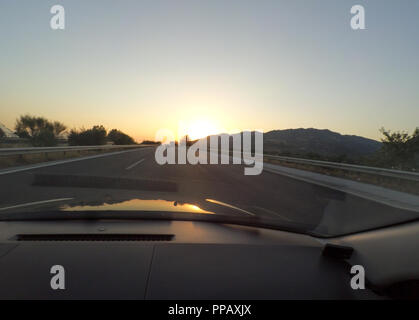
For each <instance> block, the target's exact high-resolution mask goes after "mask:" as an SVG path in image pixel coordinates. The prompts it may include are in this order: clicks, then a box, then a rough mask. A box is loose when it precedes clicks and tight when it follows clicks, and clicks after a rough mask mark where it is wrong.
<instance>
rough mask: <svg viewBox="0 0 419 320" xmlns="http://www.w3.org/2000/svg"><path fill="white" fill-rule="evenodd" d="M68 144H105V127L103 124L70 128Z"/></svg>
mask: <svg viewBox="0 0 419 320" xmlns="http://www.w3.org/2000/svg"><path fill="white" fill-rule="evenodd" d="M68 144H69V145H70V146H94V145H104V144H106V129H105V128H104V127H103V126H101V125H100V126H93V127H92V128H91V129H87V130H85V129H81V130H80V131H78V130H75V129H72V130H71V131H70V134H69V135H68Z"/></svg>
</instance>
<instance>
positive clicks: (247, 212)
mask: <svg viewBox="0 0 419 320" xmlns="http://www.w3.org/2000/svg"><path fill="white" fill-rule="evenodd" d="M205 200H207V201H208V202H211V203H215V204H219V205H221V206H225V207H229V208H232V209H235V210H238V211H241V212H243V213H246V214H249V215H251V216H255V214H254V213H251V212H249V211H246V210H243V209H240V208H238V207H235V206H233V205H231V204H228V203H225V202H221V201H217V200H213V199H205Z"/></svg>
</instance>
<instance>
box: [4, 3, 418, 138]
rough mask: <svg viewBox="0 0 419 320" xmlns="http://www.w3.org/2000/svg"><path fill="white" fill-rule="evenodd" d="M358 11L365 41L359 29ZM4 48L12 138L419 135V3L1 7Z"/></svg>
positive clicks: (6, 118)
mask: <svg viewBox="0 0 419 320" xmlns="http://www.w3.org/2000/svg"><path fill="white" fill-rule="evenodd" d="M54 4H61V5H63V6H64V8H65V10H66V29H65V30H64V31H53V30H51V29H50V26H49V21H50V18H51V16H52V15H51V14H50V12H49V10H50V8H51V6H52V5H54ZM355 4H362V5H364V6H365V10H366V26H367V29H366V30H362V31H353V30H352V29H351V28H350V19H351V14H350V8H351V7H352V5H355ZM0 43H1V50H0V122H3V123H4V124H6V125H7V126H9V127H13V125H14V121H15V119H16V117H18V116H19V115H21V114H25V113H30V114H36V115H43V116H46V117H49V118H51V119H52V120H60V121H62V122H64V123H65V124H67V125H68V126H69V127H81V126H85V127H88V126H91V125H93V124H104V125H105V126H106V127H107V128H109V129H110V128H113V127H117V128H120V129H122V130H125V131H127V132H128V133H130V134H132V135H133V136H134V137H136V138H137V139H139V140H141V139H143V138H153V137H154V134H155V131H156V130H157V129H159V128H161V127H168V128H176V127H177V125H178V122H179V121H187V122H188V123H189V125H190V126H193V123H195V124H196V123H199V121H202V119H206V120H208V122H209V123H210V124H208V123H207V125H208V127H211V126H212V127H216V128H217V129H219V130H223V131H228V130H233V131H234V130H236V129H239V130H241V129H263V130H265V131H268V130H272V129H285V128H298V127H315V128H328V129H331V130H334V131H338V132H341V133H345V134H358V135H363V136H366V137H370V138H375V139H378V138H379V137H380V134H379V132H378V129H379V128H380V127H381V126H384V127H386V128H388V129H393V130H409V131H412V130H413V129H414V128H415V127H416V126H419V104H418V101H419V88H418V86H419V61H418V60H419V59H418V56H419V1H417V0H401V1H394V0H393V1H385V0H375V1H355V0H354V1H352V0H341V1H339V0H330V1H329V0H321V1H314V0H302V1H296V0H289V1H282V0H272V1H268V0H258V1H256V0H253V1H247V0H223V1H220V0H211V1H210V0H200V1H197V0H165V1H160V0H147V1H139V0H135V1H134V0H133V1H130V0H125V1H110V0H109V1H103V0H101V1H95V0H89V1H81V0H68V1H67V0H55V1H33V0H27V1H19V0H0Z"/></svg>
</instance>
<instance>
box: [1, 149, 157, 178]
mask: <svg viewBox="0 0 419 320" xmlns="http://www.w3.org/2000/svg"><path fill="white" fill-rule="evenodd" d="M149 148H153V147H144V148H138V149H134V150H126V151H117V152H108V153H103V154H95V155H92V156H87V157H79V158H73V159H66V160H57V161H48V162H42V163H38V164H34V165H28V166H24V167H17V168H11V169H4V170H0V175H3V174H9V173H15V172H22V171H27V170H33V169H38V168H44V167H50V166H56V165H59V164H65V163H69V162H75V161H82V160H89V159H96V158H102V157H109V156H115V155H118V154H122V153H128V152H135V151H140V150H147V149H149Z"/></svg>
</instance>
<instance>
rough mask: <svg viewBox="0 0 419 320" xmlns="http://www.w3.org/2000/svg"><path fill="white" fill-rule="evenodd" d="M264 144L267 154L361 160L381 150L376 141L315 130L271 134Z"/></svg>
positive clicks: (266, 135)
mask: <svg viewBox="0 0 419 320" xmlns="http://www.w3.org/2000/svg"><path fill="white" fill-rule="evenodd" d="M263 141H264V152H265V153H279V154H295V155H305V154H318V155H322V156H326V157H338V156H343V155H346V156H347V157H350V158H351V157H359V156H365V155H369V154H372V153H374V152H375V151H377V150H378V149H380V148H381V142H379V141H376V140H372V139H368V138H364V137H361V136H355V135H342V134H340V133H337V132H333V131H330V130H327V129H324V130H320V129H314V128H309V129H302V128H300V129H287V130H273V131H269V132H266V133H265V134H264V135H263Z"/></svg>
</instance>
